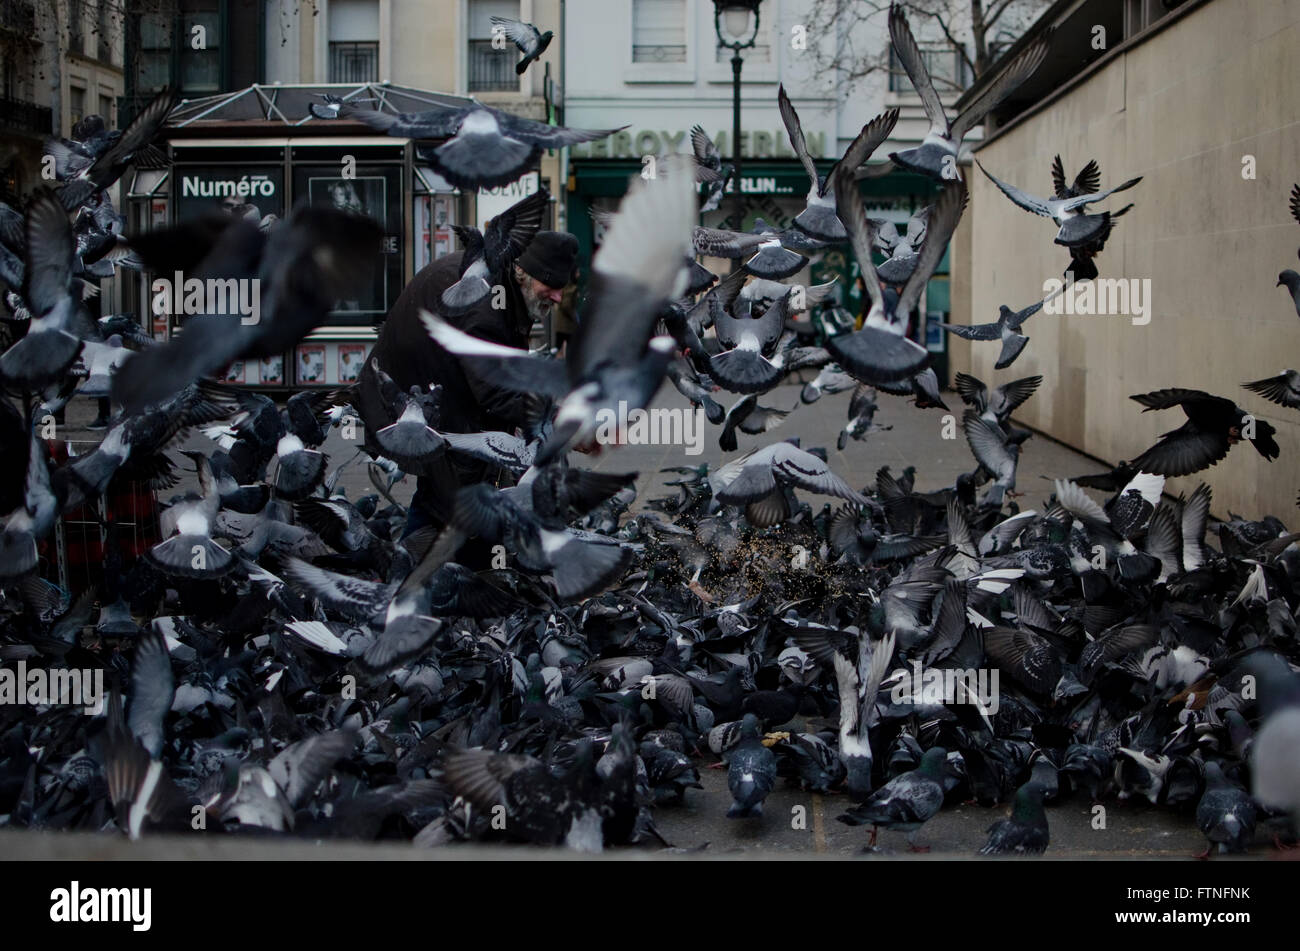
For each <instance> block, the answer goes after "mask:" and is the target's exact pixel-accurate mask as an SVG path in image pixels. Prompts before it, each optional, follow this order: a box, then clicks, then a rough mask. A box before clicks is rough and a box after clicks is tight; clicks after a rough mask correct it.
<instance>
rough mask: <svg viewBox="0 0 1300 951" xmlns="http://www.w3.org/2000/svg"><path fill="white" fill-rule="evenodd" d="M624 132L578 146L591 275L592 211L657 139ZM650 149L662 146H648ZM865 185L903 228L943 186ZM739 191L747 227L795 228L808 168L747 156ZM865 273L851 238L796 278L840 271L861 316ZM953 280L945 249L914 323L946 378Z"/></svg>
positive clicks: (576, 194)
mask: <svg viewBox="0 0 1300 951" xmlns="http://www.w3.org/2000/svg"><path fill="white" fill-rule="evenodd" d="M622 135H623V136H625V137H626V139H627V141H625V142H620V141H617V140H618V136H611V137H610V139H609V140H606V141H605V142H598V143H593V144H592V146H591V147H589V148H588V149H587V150H585V152H586V154H583V150H575V153H576V154H572V155H571V156H570V163H569V181H568V189H567V212H568V214H567V222H568V229H569V230H570V231H571V232H572V233H573V234H574V235H575V236H576V237H577V239H578V244H579V257H580V261H581V267H582V269H583V272H584V275H585V274H586V273H587V272H588V269H589V266H590V263H591V256H592V252H593V251H594V250H595V249H596V248H598V247H599V244H600V239H601V235H600V233H599V231H598V225H596V223H595V222H594V221H593V218H592V212H595V211H614V210H616V209H617V208H618V204H619V202H620V200H621V199H622V197H623V195H624V194H625V193H626V192H627V187H628V182H629V181H630V180H631V179H632V178H633V177H634V176H637V175H640V174H641V170H642V168H643V165H642V162H641V160H640V159H639V158H637V157H636V155H637V154H641V153H639V152H637V150H638V149H640V148H641V147H642V146H645V147H646V148H647V150H649V149H651V148H653V147H654V146H655V144H656V143H652V142H649V141H648V135H647V134H641V137H642V138H643V139H647V141H638V140H637V135H636V134H633V133H622ZM760 135H763V136H768V137H769V139H770V140H772V141H775V136H774V135H773V134H770V133H755V141H754V143H753V145H754V147H755V150H756V151H760V153H761V152H762V151H763V149H761V148H760V147H761V146H763V145H766V144H767V143H764V142H760V141H758V136H760ZM663 139H664V134H662V133H661V134H660V140H661V141H660V142H659V143H658V144H659V145H661V146H663V145H666V146H667V147H674V146H675V147H679V148H686V149H689V148H690V145H689V142H687V143H686V145H685V146H681V144H680V143H675V142H671V141H669V142H666V143H665V142H664V141H663ZM722 144H725V143H722ZM748 145H749V143H742V146H748ZM768 151H775V149H774V148H772V149H768ZM620 153H621V154H620ZM645 154H655V153H654V152H651V151H647V152H646V153H645ZM724 154H726V153H725V152H724ZM604 156H609V157H604ZM832 164H833V162H831V161H829V160H822V161H818V163H817V166H818V171H819V172H820V173H821V174H823V175H825V174H826V173H827V172H828V171H829V170H830V168H831V166H832ZM859 188H860V189H861V192H862V195H863V200H864V203H865V204H866V207H867V213H868V214H869V215H870V216H871V217H873V218H882V219H886V220H890V221H893V222H895V223H896V224H897V225H898V228H899V231H900V232H902V231H903V230H904V229H905V223H906V221H907V219H908V218H909V217H910V216H911V215H912V214H913V213H914V212H915V211H917V210H919V209H920V208H923V207H924V206H926V205H928V204H930V203H931V202H933V201H934V198H935V196H936V195H937V193H938V186H937V184H936V183H934V182H932V181H931V180H930V179H928V178H926V177H925V176H922V175H915V174H912V173H909V172H902V171H894V172H892V173H890V174H888V175H883V176H879V177H874V178H863V179H860V180H859ZM740 193H741V194H742V195H743V196H744V223H743V226H742V227H743V229H744V230H750V229H752V228H753V227H754V226H755V224H756V222H758V221H759V220H760V219H761V220H762V221H763V222H764V223H766V224H767V225H769V226H772V227H774V228H777V229H784V228H789V227H791V226H792V224H791V222H792V221H793V219H794V217H795V216H796V215H797V214H799V212H800V211H802V210H803V207H804V198H805V196H806V195H807V193H808V175H807V173H806V172H805V171H804V168H803V166H802V165H801V164H799V162H798V161H797V160H796V159H794V158H793V156H791V157H789V158H750V159H746V160H745V162H744V165H743V168H742V177H741V180H740ZM734 202H735V195H734V192H732V193H728V194H726V195H724V196H723V198H722V202H721V205H720V207H719V208H717V209H715V210H713V211H707V212H704V213H703V214H702V215H701V216H700V223H701V224H703V225H705V226H708V227H723V226H729V225H731V224H733V223H734V222H733V221H732V218H733V215H734V208H735V205H734ZM875 260H876V263H877V264H879V263H880V262H881V261H883V260H884V259H883V257H881V256H880V255H879V254H877V255H876V258H875ZM703 263H704V265H705V266H706V267H709V268H710V269H711V270H713V271H714V273H718V274H725V273H727V270H728V268H729V267H730V264H729V262H726V261H723V260H721V259H706V260H704V261H703ZM859 273H860V272H859V269H858V264H857V261H855V260H854V257H853V253H852V251H851V250H850V249H849V247H848V246H847V245H844V246H842V247H832V248H828V249H827V250H825V251H823V252H821V253H820V254H818V255H814V256H813V257H812V259H811V261H810V264H809V267H808V268H807V269H805V271H804V272H803V273H802V274H800V275H797V276H796V277H795V278H792V279H791V280H793V281H803V282H806V283H809V284H821V283H825V282H826V281H829V280H831V279H832V278H836V279H837V280H838V284H837V285H836V294H837V295H838V302H839V303H840V305H841V306H843V307H845V308H846V309H847V310H848V311H849V312H850V313H852V314H854V315H855V316H856V315H858V314H860V313H861V311H862V296H861V288H860V286H859V284H858V276H859ZM948 283H949V282H948V254H947V253H945V254H944V257H943V260H942V261H941V262H940V265H939V268H938V269H937V271H936V272H935V274H934V276H933V277H932V278H931V279H930V281H929V283H928V285H927V288H926V293H925V295H924V296H923V297H922V302H921V312H922V313H924V314H925V323H924V326H919V325H913V326H912V327H911V328H910V329H909V334H910V336H912V337H913V338H914V339H915V340H916V341H917V342H918V343H923V344H925V346H926V347H927V349H929V350H930V352H931V354H932V357H931V361H932V363H933V365H934V367H935V372H936V373H938V375H939V378H940V379H941V380H942V379H946V378H947V376H946V374H947V359H948V356H947V351H946V347H945V335H944V333H943V332H942V330H941V329H940V328H939V326H938V324H939V323H940V322H941V321H945V320H947V317H948V312H949V293H948Z"/></svg>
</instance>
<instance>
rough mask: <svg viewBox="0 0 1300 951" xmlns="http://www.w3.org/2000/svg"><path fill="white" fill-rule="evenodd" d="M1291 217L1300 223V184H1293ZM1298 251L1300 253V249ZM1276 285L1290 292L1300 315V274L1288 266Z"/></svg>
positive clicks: (1298, 315)
mask: <svg viewBox="0 0 1300 951" xmlns="http://www.w3.org/2000/svg"><path fill="white" fill-rule="evenodd" d="M1291 217H1292V218H1294V219H1295V220H1296V222H1297V223H1300V185H1292V186H1291ZM1296 253H1297V255H1300V251H1298V252H1296ZM1274 286H1275V287H1285V288H1286V289H1287V291H1288V292H1290V294H1291V300H1292V301H1293V302H1294V303H1295V313H1296V316H1297V317H1300V274H1298V273H1296V272H1295V271H1293V270H1291V269H1290V268H1287V269H1286V270H1285V271H1283V272H1282V273H1281V274H1279V275H1278V276H1277V284H1276V285H1274Z"/></svg>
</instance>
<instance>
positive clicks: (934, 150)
mask: <svg viewBox="0 0 1300 951" xmlns="http://www.w3.org/2000/svg"><path fill="white" fill-rule="evenodd" d="M889 37H890V40H891V41H892V42H893V47H894V52H895V54H897V56H898V59H899V61H900V62H901V63H902V64H903V69H904V70H906V71H907V76H908V78H909V79H911V81H912V86H913V88H915V89H916V92H917V94H918V95H919V96H920V97H921V105H922V106H923V107H925V115H926V118H928V119H929V120H930V130H929V131H928V132H927V133H926V135H925V138H924V139H922V140H921V144H920V145H919V146H917V147H916V148H913V149H904V150H903V151H901V152H891V153H890V155H889V157H890V158H891V159H893V161H894V164H896V165H901V166H902V167H903V168H905V169H908V170H909V171H913V172H921V173H923V174H925V175H929V176H930V177H931V178H936V179H938V180H939V181H951V180H953V179H956V178H958V177H959V176H958V172H957V159H958V157H959V154H960V151H961V142H962V139H964V138H965V137H966V133H967V132H969V131H970V130H971V129H973V128H974V127H975V126H976V125H977V124H979V122H980V120H981V119H983V118H984V116H985V115H987V114H988V112H989V110H991V109H992V108H993V107H994V106H996V105H997V104H998V103H1000V102H1001V101H1002V100H1003V99H1005V98H1006V97H1007V96H1009V95H1010V94H1011V93H1013V92H1014V91H1015V90H1016V88H1017V87H1018V86H1019V85H1020V84H1021V83H1023V82H1024V81H1025V80H1026V79H1028V78H1029V77H1030V76H1032V75H1033V73H1034V71H1035V70H1036V69H1038V67H1039V65H1040V64H1041V63H1042V62H1043V60H1044V59H1046V58H1047V51H1048V48H1049V47H1050V46H1051V44H1052V30H1050V29H1048V30H1044V31H1043V33H1041V34H1040V35H1039V36H1038V37H1037V38H1035V39H1034V41H1033V42H1032V43H1030V44H1029V45H1028V46H1026V47H1025V48H1024V49H1023V50H1021V51H1020V53H1019V54H1017V56H1016V58H1015V59H1013V60H1012V61H1011V62H1010V63H1009V64H1008V65H1007V66H1006V68H1005V69H1001V70H999V71H998V74H997V78H996V79H994V80H993V82H992V83H990V84H989V86H988V88H987V89H985V90H984V91H983V92H982V93H980V94H979V95H978V96H977V97H976V98H975V100H974V101H973V102H971V104H970V105H969V106H967V107H966V109H965V110H964V111H963V112H962V113H961V114H960V115H959V116H957V118H956V119H953V120H952V121H951V122H949V121H948V115H947V113H946V112H944V109H943V103H942V102H940V100H939V94H938V93H937V92H936V91H935V88H934V83H933V82H932V81H931V80H930V71H929V70H928V69H927V68H926V65H925V57H924V56H923V55H922V53H921V48H920V47H919V46H918V45H917V43H916V38H915V37H914V36H912V28H911V27H910V26H908V23H907V16H906V15H905V14H904V13H903V8H902V7H901V6H900V5H899V4H896V3H895V4H893V5H891V6H890V8H889Z"/></svg>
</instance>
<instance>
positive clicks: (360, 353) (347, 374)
mask: <svg viewBox="0 0 1300 951" xmlns="http://www.w3.org/2000/svg"><path fill="white" fill-rule="evenodd" d="M365 362H366V345H365V344H364V343H341V344H339V382H340V383H355V382H357V380H358V379H359V378H360V376H361V367H362V364H364V363H365Z"/></svg>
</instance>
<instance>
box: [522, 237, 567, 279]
mask: <svg viewBox="0 0 1300 951" xmlns="http://www.w3.org/2000/svg"><path fill="white" fill-rule="evenodd" d="M516 263H517V264H518V265H519V266H520V267H521V268H523V269H524V271H525V272H526V273H528V274H530V275H532V276H533V277H535V278H537V280H539V281H541V282H542V283H543V284H545V285H547V286H548V287H564V286H566V285H567V284H569V283H570V282H571V281H572V280H573V272H574V269H575V268H576V267H577V266H578V239H577V238H575V237H574V236H573V235H571V234H566V233H565V232H563V231H539V232H537V234H536V235H534V236H533V240H532V242H531V243H530V244H529V245H528V247H527V248H525V249H524V253H523V254H521V255H520V256H519V260H518V261H517V262H516Z"/></svg>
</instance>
